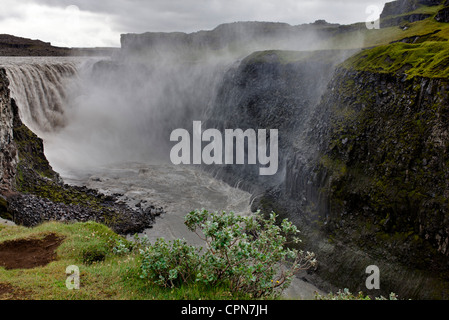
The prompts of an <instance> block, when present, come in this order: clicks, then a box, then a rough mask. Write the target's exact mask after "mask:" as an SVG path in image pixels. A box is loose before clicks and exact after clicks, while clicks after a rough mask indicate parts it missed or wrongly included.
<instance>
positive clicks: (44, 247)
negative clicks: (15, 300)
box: [0, 233, 64, 293]
mask: <svg viewBox="0 0 449 320" xmlns="http://www.w3.org/2000/svg"><path fill="white" fill-rule="evenodd" d="M63 240H64V238H63V237H61V236H60V235H57V234H55V233H50V234H48V235H46V236H45V238H43V239H17V240H9V241H4V242H2V243H0V267H4V268H5V269H7V270H10V269H31V268H35V267H41V266H45V265H47V264H48V263H50V262H51V261H53V260H55V259H56V257H57V255H56V249H57V248H58V247H59V245H60V244H61V243H62V241H63ZM0 285H1V284H0ZM1 288H2V287H1V286H0V293H1Z"/></svg>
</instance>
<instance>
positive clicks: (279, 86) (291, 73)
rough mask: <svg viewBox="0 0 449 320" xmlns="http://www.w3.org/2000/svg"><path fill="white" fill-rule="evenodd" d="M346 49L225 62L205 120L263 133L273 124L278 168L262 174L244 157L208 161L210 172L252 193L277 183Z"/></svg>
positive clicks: (222, 126)
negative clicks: (225, 69)
mask: <svg viewBox="0 0 449 320" xmlns="http://www.w3.org/2000/svg"><path fill="white" fill-rule="evenodd" d="M348 54H350V53H349V51H338V50H335V51H317V52H309V53H307V52H296V53H294V52H281V51H263V52H256V53H254V54H252V55H250V56H248V57H247V58H245V59H243V60H242V61H241V62H238V63H237V64H236V65H235V66H234V67H233V68H231V69H230V70H229V71H228V72H227V73H226V74H225V76H224V79H223V81H222V84H221V86H220V89H219V90H218V93H217V97H216V99H215V101H214V103H212V108H210V109H209V110H208V119H207V121H206V124H205V126H206V127H207V128H215V129H219V130H221V132H224V130H225V129H237V128H238V129H242V130H243V131H245V130H247V129H254V130H260V129H265V130H267V133H269V130H270V129H277V130H278V135H279V139H278V143H279V144H278V153H279V164H278V172H277V173H276V174H275V175H273V176H262V175H260V174H259V172H260V171H259V169H260V166H259V165H248V164H247V162H245V163H246V164H245V165H238V166H234V165H230V166H226V165H223V166H213V170H216V172H215V173H216V175H217V176H219V177H221V178H222V179H224V180H226V181H228V182H230V183H231V184H234V183H237V182H238V184H239V187H240V188H243V189H245V190H248V191H250V192H252V193H253V194H260V193H261V192H262V193H265V192H266V191H267V190H269V189H272V188H276V186H278V185H279V184H280V183H282V181H283V180H284V176H285V170H286V166H285V163H286V162H287V159H288V158H289V157H290V156H291V155H292V152H291V151H292V150H293V149H292V148H294V145H295V143H296V141H297V134H298V133H301V132H303V131H304V130H306V128H307V123H308V119H309V117H310V114H311V110H312V109H313V106H314V105H316V104H317V103H318V101H319V98H320V97H321V95H322V93H323V92H324V90H325V89H326V85H327V82H328V81H329V80H330V78H331V76H332V73H333V70H334V67H335V65H336V64H337V63H338V62H341V61H342V60H343V59H344V57H345V56H347V55H348ZM235 115H238V116H235ZM267 141H270V140H269V139H268V138H267ZM246 151H247V150H246ZM246 156H247V154H246ZM245 161H247V158H246V157H245ZM217 168H219V169H217ZM206 169H207V168H206Z"/></svg>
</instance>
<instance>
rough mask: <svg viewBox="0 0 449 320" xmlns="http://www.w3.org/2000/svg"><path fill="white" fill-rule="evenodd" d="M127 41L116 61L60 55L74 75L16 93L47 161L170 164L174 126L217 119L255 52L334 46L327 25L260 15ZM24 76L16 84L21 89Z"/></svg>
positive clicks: (68, 166) (77, 165) (63, 164)
mask: <svg viewBox="0 0 449 320" xmlns="http://www.w3.org/2000/svg"><path fill="white" fill-rule="evenodd" d="M121 42H122V49H121V53H120V54H119V55H117V56H114V57H113V58H103V57H98V58H89V59H83V58H80V59H70V58H67V59H68V60H67V61H57V65H58V66H59V67H58V68H60V69H61V68H63V67H68V66H70V68H75V69H76V72H72V73H66V74H61V75H59V76H58V77H56V76H54V77H52V78H48V79H46V78H45V77H41V78H39V77H38V76H36V77H35V83H34V84H29V85H28V86H29V87H30V88H31V87H33V88H36V87H37V88H43V89H42V93H41V94H40V95H39V96H36V95H31V94H29V93H28V94H26V93H27V92H26V91H27V90H28V91H30V90H31V89H27V88H26V85H25V88H22V89H21V91H20V92H17V93H16V94H15V95H16V96H21V97H26V99H28V101H24V100H23V99H24V98H22V100H21V101H18V103H19V108H21V110H22V111H21V117H22V118H23V121H24V123H25V124H27V125H28V126H29V127H30V128H31V129H32V130H33V131H34V132H36V133H37V134H38V135H39V136H40V137H42V138H43V140H44V144H45V154H46V156H47V158H48V159H49V161H50V163H51V165H52V166H53V168H54V169H55V170H56V171H58V172H60V173H62V174H63V175H64V174H65V173H68V172H80V171H85V170H89V169H90V168H96V167H99V166H107V165H111V164H117V163H123V162H144V163H170V150H171V148H172V146H173V143H172V142H170V134H171V132H172V131H173V130H175V129H178V128H182V129H187V130H189V129H191V127H192V122H193V121H207V120H208V119H211V118H214V116H215V115H214V114H213V113H214V112H216V111H214V108H215V106H214V104H216V97H217V92H218V90H219V89H220V87H221V86H222V85H223V81H224V75H225V74H226V72H227V71H229V70H230V69H232V68H235V67H238V65H239V64H240V63H241V61H242V60H243V59H244V58H245V57H247V56H248V55H249V54H251V53H253V52H254V51H262V50H306V51H312V50H319V49H326V46H329V45H331V46H332V44H331V43H329V41H328V36H326V34H323V33H322V32H320V28H312V27H311V26H309V25H306V26H303V27H301V28H300V27H292V26H290V25H288V24H280V23H279V24H278V23H259V22H245V23H232V24H226V25H221V26H218V27H217V28H215V29H214V30H212V31H202V32H196V33H192V34H184V33H168V34H167V33H147V34H143V35H132V34H129V35H122V39H121ZM52 59H53V58H42V59H41V60H40V62H38V63H37V62H36V61H35V62H33V63H32V64H30V65H29V66H28V68H27V70H26V72H24V73H28V74H29V73H30V72H31V73H33V72H34V73H36V74H39V72H41V73H42V72H43V71H42V70H40V69H39V68H41V69H42V65H44V66H46V68H47V69H48V66H50V65H54V64H55V60H52ZM39 65H40V66H41V67H39ZM52 68H55V67H54V66H53V67H52ZM56 69H57V68H56ZM30 70H31V71H30ZM39 70H40V71H39ZM45 72H47V71H45ZM16 73H17V71H16ZM47 73H48V72H47ZM26 77H27V78H28V76H26ZM19 78H20V77H17V76H16V77H15V80H14V79H13V82H17V83H16V84H14V83H13V84H12V87H13V88H14V87H15V88H18V87H20V85H19V84H18V83H19V82H20V79H19ZM39 81H41V83H38V82H39ZM22 87H23V84H22ZM53 87H54V88H56V89H54V88H53ZM49 88H53V89H51V90H49ZM33 90H35V89H33ZM16 91H18V89H16ZM13 96H14V90H13ZM36 100H38V101H36ZM53 100H56V102H54V101H53ZM52 101H53V102H52ZM36 104H37V105H39V107H38V108H36V106H35V105H36ZM45 106H47V107H45ZM48 106H50V107H48ZM46 108H47V109H46ZM45 109H46V110H45ZM37 111H39V112H37ZM223 112H224V113H226V112H227V111H226V110H222V111H221V112H220V113H223ZM228 116H229V117H237V118H238V117H239V115H238V114H235V115H231V114H228ZM227 129H235V128H227ZM255 129H257V128H255Z"/></svg>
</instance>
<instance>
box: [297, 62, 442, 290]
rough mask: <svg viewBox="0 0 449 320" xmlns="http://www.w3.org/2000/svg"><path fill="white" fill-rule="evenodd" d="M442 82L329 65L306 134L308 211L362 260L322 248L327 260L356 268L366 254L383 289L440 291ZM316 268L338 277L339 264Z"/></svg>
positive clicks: (360, 286) (332, 240) (337, 242)
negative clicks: (313, 146) (311, 157)
mask: <svg viewBox="0 0 449 320" xmlns="http://www.w3.org/2000/svg"><path fill="white" fill-rule="evenodd" d="M448 85H449V83H448V82H447V80H445V79H429V78H422V77H414V78H407V76H406V75H404V74H385V73H384V74H381V73H371V72H362V71H354V70H350V69H349V70H348V69H344V68H341V69H338V70H337V71H336V73H335V75H334V78H333V80H332V81H331V82H330V84H329V88H328V90H327V92H326V93H325V94H324V95H323V97H322V100H321V103H320V104H319V105H318V106H317V109H316V113H315V115H314V117H315V118H314V119H315V120H314V121H313V122H314V123H316V124H317V125H316V129H314V130H312V132H311V134H310V136H309V138H310V140H311V141H315V142H317V143H318V145H319V152H318V154H319V156H318V157H317V158H316V159H315V164H314V165H313V166H314V168H313V170H312V171H313V172H314V175H313V176H312V177H313V181H312V183H311V184H312V185H313V186H314V188H316V189H317V190H319V195H320V198H319V200H320V202H319V205H318V206H316V207H315V210H316V213H317V214H318V216H319V218H318V221H320V222H321V226H322V227H321V228H320V229H321V231H322V232H323V234H325V235H326V236H327V238H328V240H329V243H332V244H333V245H334V246H335V247H336V248H342V247H345V246H346V247H347V248H350V250H356V251H359V252H364V254H363V255H362V256H364V258H360V259H359V261H354V260H352V259H351V258H349V257H348V261H344V260H341V258H339V257H337V256H335V255H334V254H329V255H327V261H326V262H325V265H326V264H328V267H329V268H331V267H330V264H329V262H332V264H333V265H334V267H335V268H336V270H345V271H342V273H345V272H346V273H352V274H354V273H356V274H357V273H359V274H363V271H364V270H363V268H366V266H363V264H360V261H364V262H365V264H366V263H369V261H371V262H372V264H376V265H378V266H379V267H380V266H382V267H381V270H382V269H383V270H384V272H383V283H384V289H386V291H388V290H390V291H394V292H396V293H399V294H400V295H402V296H404V297H409V298H414V299H419V298H425V299H442V298H444V299H446V298H447V297H448V293H449V291H448V288H449V278H448V274H449V268H448V265H449V264H448V262H449V257H448V253H449V251H448V242H449V240H448V228H449V217H448V214H447V212H448V207H447V206H448V202H447V199H448V197H447V196H448V191H449V184H448V181H449V176H448V174H447V172H448V171H447V169H448V168H447V165H448V163H449V162H448V160H449V158H448V153H447V148H448V141H449V140H448V137H449V136H448V134H449V127H448V125H447V116H448V112H449V109H448V108H447V101H448V98H449V95H448V89H449V86H448ZM309 166H310V164H309ZM302 167H303V164H301V165H300V166H299V168H297V171H300V170H301V168H302ZM326 245H328V244H326ZM336 252H339V250H337V251H336ZM337 265H338V266H339V267H336V266H337ZM339 268H342V269H339ZM326 274H327V276H329V277H332V278H334V281H333V282H334V283H339V281H340V280H337V281H335V280H336V279H338V277H339V276H338V275H339V274H340V273H339V272H336V273H333V274H331V273H329V274H328V273H327V271H325V270H324V269H322V275H324V276H325V275H326ZM341 279H345V277H344V276H342V277H341ZM347 280H348V281H350V282H351V280H350V279H347ZM352 281H353V280H352ZM340 283H341V284H343V282H340ZM352 286H353V288H352V290H363V289H364V288H363V286H364V285H363V284H360V283H359V284H357V283H356V282H354V281H353V282H352ZM386 286H388V289H387V288H385V287H386ZM381 291H382V288H381ZM386 291H384V292H382V293H383V294H388V292H386Z"/></svg>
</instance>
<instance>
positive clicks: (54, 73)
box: [2, 57, 77, 134]
mask: <svg viewBox="0 0 449 320" xmlns="http://www.w3.org/2000/svg"><path fill="white" fill-rule="evenodd" d="M55 60H56V61H52V63H51V64H48V63H45V60H44V59H42V58H22V57H21V58H7V59H5V58H2V65H3V66H4V67H5V68H6V72H7V75H8V79H9V81H10V85H9V88H10V90H11V97H13V98H14V99H15V100H16V102H17V104H18V105H20V106H21V108H20V110H19V114H20V117H21V119H22V121H24V122H25V123H26V124H27V125H28V126H29V127H30V128H31V129H32V130H33V131H35V132H37V133H38V134H40V133H42V132H53V131H55V130H57V129H60V128H62V127H64V126H65V125H66V119H65V116H64V112H65V110H64V108H65V101H66V87H67V81H70V79H71V78H72V77H74V76H75V75H76V68H77V67H76V61H71V60H70V59H58V58H55ZM58 60H59V61H58Z"/></svg>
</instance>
